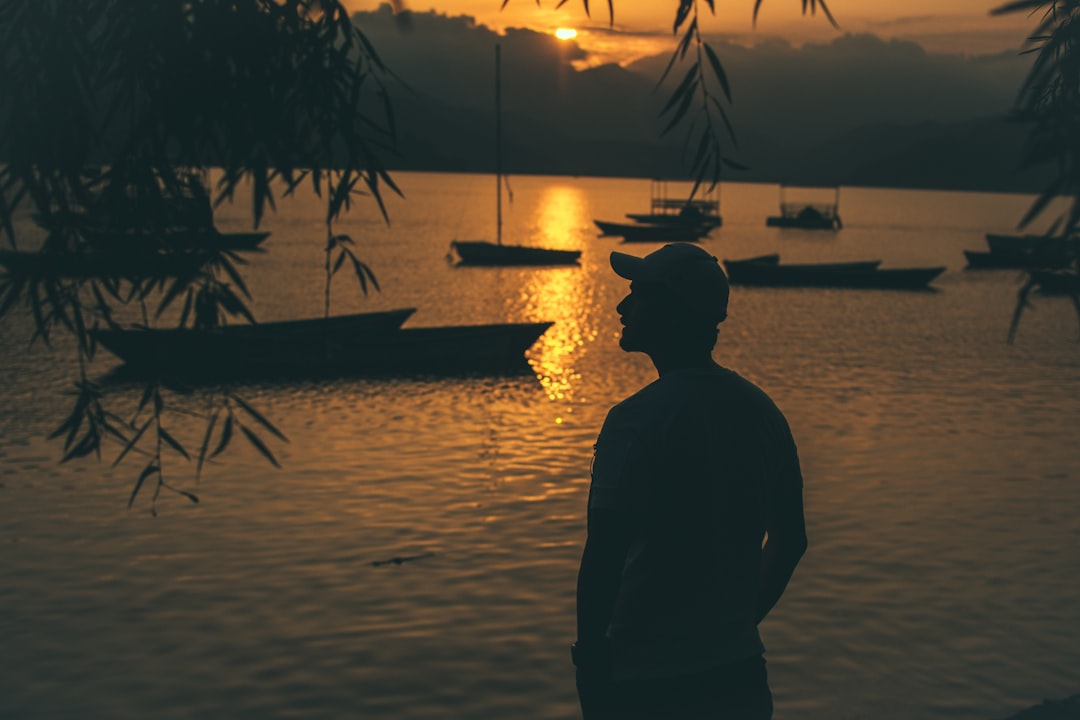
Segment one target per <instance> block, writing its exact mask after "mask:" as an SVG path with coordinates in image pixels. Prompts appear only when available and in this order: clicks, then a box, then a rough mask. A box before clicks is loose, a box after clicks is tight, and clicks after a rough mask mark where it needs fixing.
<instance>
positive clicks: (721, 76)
mask: <svg viewBox="0 0 1080 720" xmlns="http://www.w3.org/2000/svg"><path fill="white" fill-rule="evenodd" d="M703 47H704V48H705V57H707V58H708V59H709V64H710V65H712V71H713V75H715V76H716V80H717V82H719V83H720V89H721V90H723V91H724V97H726V98H727V101H728V102H732V100H731V86H730V85H729V84H728V79H727V73H725V72H724V67H723V66H722V65H721V64H720V58H718V57H717V56H716V53H715V52H713V49H712V48H711V47H709V44H708V43H704V44H703Z"/></svg>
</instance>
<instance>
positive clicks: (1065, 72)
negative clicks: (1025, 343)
mask: <svg viewBox="0 0 1080 720" xmlns="http://www.w3.org/2000/svg"><path fill="white" fill-rule="evenodd" d="M1018 12H1024V13H1029V14H1032V15H1036V16H1040V18H1041V19H1040V20H1039V22H1038V24H1037V25H1036V27H1035V29H1034V31H1033V32H1032V33H1031V35H1030V37H1029V38H1028V40H1027V42H1026V52H1029V53H1033V54H1034V55H1035V60H1034V63H1033V64H1032V67H1031V71H1030V72H1029V73H1028V75H1027V77H1026V78H1025V79H1024V82H1023V84H1022V86H1021V87H1020V91H1019V93H1018V94H1017V98H1016V103H1015V106H1014V108H1013V118H1014V119H1015V120H1016V121H1017V122H1020V123H1023V124H1025V125H1028V134H1027V142H1026V145H1025V149H1024V158H1023V161H1022V165H1021V167H1022V168H1028V167H1032V166H1038V165H1050V166H1051V167H1053V168H1054V169H1055V173H1054V176H1053V179H1052V180H1051V181H1050V182H1049V183H1048V185H1047V186H1046V188H1045V189H1044V190H1043V192H1042V193H1041V194H1040V195H1039V196H1038V197H1037V198H1036V199H1035V201H1034V202H1033V203H1032V204H1031V207H1030V208H1028V211H1027V213H1026V214H1025V215H1024V216H1023V218H1021V220H1020V223H1019V226H1020V227H1025V226H1027V225H1028V224H1029V223H1031V222H1032V221H1033V220H1034V219H1035V218H1037V217H1039V216H1041V215H1043V214H1045V213H1046V212H1048V209H1049V206H1050V203H1051V202H1052V201H1053V200H1054V199H1055V198H1057V197H1059V196H1067V197H1069V198H1071V202H1070V206H1069V208H1068V210H1066V211H1064V212H1062V213H1061V214H1059V215H1058V216H1057V217H1055V218H1053V222H1052V223H1051V225H1050V229H1049V230H1047V233H1046V235H1047V237H1048V238H1049V237H1051V236H1054V235H1059V236H1060V237H1062V238H1071V239H1074V240H1075V239H1077V230H1078V227H1077V226H1078V225H1080V125H1078V124H1077V122H1076V120H1077V117H1078V116H1080V1H1078V0H1017V1H1016V2H1010V3H1007V4H1005V5H1002V6H1000V7H998V8H996V9H994V10H993V13H994V14H997V15H1004V14H1009V13H1018ZM1071 247H1072V254H1073V258H1072V267H1071V268H1070V269H1069V270H1067V271H1064V272H1063V273H1060V274H1058V275H1057V277H1055V278H1050V277H1048V276H1047V275H1046V274H1045V273H1035V272H1032V273H1029V274H1028V277H1027V280H1026V282H1025V283H1024V284H1023V286H1022V287H1021V288H1020V290H1019V291H1018V293H1017V298H1016V309H1015V311H1014V312H1013V318H1012V322H1011V323H1010V325H1009V342H1010V343H1011V342H1013V340H1014V339H1015V337H1016V332H1017V329H1018V328H1019V324H1020V318H1021V316H1022V314H1023V312H1024V310H1025V309H1026V308H1028V307H1030V306H1031V300H1030V296H1031V294H1032V292H1033V291H1034V290H1036V289H1048V287H1047V286H1048V284H1049V282H1053V283H1054V284H1055V285H1056V286H1059V287H1064V288H1065V292H1066V293H1067V294H1069V295H1070V296H1071V297H1072V300H1073V304H1074V306H1075V308H1076V312H1077V317H1078V318H1080V256H1078V253H1077V245H1076V243H1073V244H1072V245H1071Z"/></svg>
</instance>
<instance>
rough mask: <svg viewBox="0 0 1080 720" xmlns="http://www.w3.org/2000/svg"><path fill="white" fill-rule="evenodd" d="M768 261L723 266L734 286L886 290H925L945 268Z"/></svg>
mask: <svg viewBox="0 0 1080 720" xmlns="http://www.w3.org/2000/svg"><path fill="white" fill-rule="evenodd" d="M766 257H767V258H769V260H768V261H765V262H761V261H755V259H754V258H750V259H749V261H747V260H742V261H740V260H735V261H731V260H725V261H724V268H725V270H726V271H727V274H728V280H730V281H731V283H732V284H733V285H757V286H764V287H830V288H859V289H888V290H917V289H925V288H926V287H927V286H928V285H929V283H930V281H931V280H933V279H934V278H936V277H937V276H938V275H940V274H941V273H943V272H945V268H944V267H927V268H880V267H878V262H879V261H875V260H868V261H859V262H853V263H810V264H797V265H784V264H782V263H780V262H779V261H776V262H773V261H772V260H771V257H772V256H766Z"/></svg>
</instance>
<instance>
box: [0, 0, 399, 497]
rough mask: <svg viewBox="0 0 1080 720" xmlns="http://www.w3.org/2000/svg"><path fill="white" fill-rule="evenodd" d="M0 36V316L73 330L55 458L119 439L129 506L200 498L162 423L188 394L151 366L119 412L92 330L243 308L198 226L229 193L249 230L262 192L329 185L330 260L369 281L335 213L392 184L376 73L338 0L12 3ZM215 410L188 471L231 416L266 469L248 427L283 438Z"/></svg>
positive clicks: (263, 423)
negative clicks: (170, 465) (138, 393)
mask: <svg viewBox="0 0 1080 720" xmlns="http://www.w3.org/2000/svg"><path fill="white" fill-rule="evenodd" d="M0 41H2V43H3V47H4V48H5V51H4V52H3V53H2V54H0V97H2V98H3V99H4V102H3V106H2V107H0V159H2V161H3V164H2V165H0V242H2V243H3V244H5V245H7V246H8V248H9V249H7V250H3V251H2V252H0V266H2V270H3V272H2V273H0V319H2V318H3V317H4V316H5V315H8V314H10V313H12V312H14V311H16V310H19V309H21V310H25V311H28V312H29V314H31V315H32V317H33V319H34V332H33V336H32V339H31V341H32V342H33V341H37V340H41V341H42V342H43V343H45V344H49V343H50V341H51V339H52V336H53V333H54V332H56V331H57V330H61V331H63V332H66V333H69V334H70V335H72V336H73V337H74V338H75V340H76V343H75V347H76V354H77V357H78V368H79V370H78V379H77V380H76V382H75V391H74V393H73V395H74V398H75V400H74V403H73V407H72V411H71V413H70V414H69V416H68V417H67V418H66V419H65V420H64V421H63V422H62V423H61V424H60V425H59V426H58V427H57V429H56V431H55V432H54V433H53V435H52V437H54V438H61V437H62V438H63V442H64V455H63V460H64V461H68V460H72V459H75V458H79V457H85V456H88V455H91V454H94V455H97V456H98V457H100V456H101V452H102V446H103V443H105V442H106V441H110V442H114V443H116V444H117V446H118V447H120V448H121V449H120V451H119V453H118V457H117V459H116V462H120V461H121V460H123V459H124V458H125V457H127V456H128V455H129V454H132V453H136V454H141V455H144V456H146V457H147V458H148V461H147V463H146V465H145V466H144V467H143V468H142V470H141V472H140V473H139V475H138V477H137V479H136V481H135V483H134V487H133V490H132V494H131V497H130V502H131V503H134V501H135V499H136V498H137V496H138V494H139V492H140V489H141V488H142V487H143V485H144V484H145V483H146V481H147V480H153V482H154V483H155V490H154V493H153V500H152V502H151V511H153V512H156V502H157V498H158V496H159V494H160V492H161V490H163V489H165V490H170V491H174V492H176V493H179V494H181V495H183V496H186V497H188V498H189V499H190V500H192V501H197V496H195V495H194V494H192V493H190V492H188V491H185V490H182V489H181V488H179V487H178V486H177V485H175V484H173V483H172V482H167V481H166V474H165V473H166V462H165V457H163V451H165V450H166V449H168V450H170V451H171V452H172V453H174V454H176V455H179V456H180V457H183V458H186V459H188V460H190V459H191V454H190V453H188V452H187V450H186V449H185V447H184V445H183V444H182V443H181V442H180V441H179V440H178V439H177V438H176V437H175V436H174V434H173V433H172V432H171V431H170V430H169V429H168V428H167V427H166V422H165V419H166V410H167V408H168V407H169V403H168V402H167V400H168V397H169V396H170V393H176V392H180V393H188V392H190V391H188V390H185V389H183V388H182V387H180V386H179V385H177V384H176V383H175V382H173V381H171V380H170V379H169V378H166V377H155V378H153V379H152V380H150V381H149V383H148V384H147V386H146V388H145V389H144V392H143V394H142V397H141V400H140V402H139V403H138V409H137V411H136V413H135V416H134V417H133V418H131V419H130V420H123V419H121V418H120V417H119V416H118V415H117V414H116V413H114V412H112V411H111V410H109V409H108V407H107V406H106V401H107V400H109V399H110V394H107V393H105V392H104V391H103V389H102V388H101V387H100V386H99V385H98V384H96V383H94V382H93V381H91V379H90V376H89V370H88V365H89V363H90V362H91V361H92V360H93V358H94V355H95V352H96V343H95V341H94V333H93V331H94V330H95V329H96V328H99V327H116V326H117V323H118V320H117V317H118V316H120V315H124V314H127V315H131V314H132V310H134V311H135V312H136V313H138V314H139V315H140V317H141V319H142V323H143V324H144V325H150V324H151V323H152V322H157V321H162V319H163V317H164V316H165V314H166V313H167V312H170V311H173V312H174V314H176V315H177V317H178V324H179V325H180V326H190V327H192V328H194V329H197V330H206V329H210V328H213V327H216V326H219V325H222V324H226V323H229V322H235V321H237V320H243V321H247V322H254V320H255V318H254V316H253V314H252V312H251V310H250V309H249V307H248V305H247V302H248V301H249V300H250V296H249V294H248V289H247V287H246V284H245V283H244V280H243V276H242V272H241V270H242V266H243V265H244V264H245V261H244V260H243V258H242V257H241V256H240V255H238V254H237V253H235V252H232V251H230V250H229V249H227V248H225V247H223V245H222V243H221V239H222V236H221V234H220V233H218V232H217V230H216V229H215V228H214V226H213V208H215V207H218V206H220V205H221V204H222V203H223V202H234V201H236V200H237V199H238V196H239V194H241V193H250V203H251V204H250V207H251V218H252V224H253V226H254V227H258V225H259V223H260V221H261V220H262V218H263V216H264V214H265V213H266V211H267V210H268V209H270V210H272V209H273V208H274V206H275V192H281V193H282V194H285V195H288V194H291V193H293V192H295V191H296V190H297V189H298V188H300V187H301V186H303V185H305V184H308V185H310V187H311V189H312V190H313V191H314V192H315V193H316V194H317V195H319V196H320V197H321V196H322V195H323V193H325V196H326V199H327V215H326V226H327V237H328V239H329V240H330V242H328V246H327V252H328V253H329V252H330V250H331V249H333V247H340V248H341V251H342V254H340V255H339V256H338V259H337V261H336V263H335V270H336V269H337V268H338V267H340V266H341V264H342V263H343V261H344V260H345V259H346V258H348V259H350V260H351V261H352V266H353V269H354V271H355V272H356V274H357V278H358V280H359V282H360V286H361V289H362V290H363V291H364V292H365V293H366V292H367V286H368V284H369V282H370V284H371V285H372V286H373V287H375V288H376V289H377V288H378V285H377V282H376V281H375V277H374V274H373V273H372V271H371V269H370V268H369V267H368V266H367V265H365V264H364V263H363V262H361V261H360V260H359V259H358V258H357V257H356V255H355V254H354V253H353V252H352V250H351V249H350V247H348V245H350V244H351V240H350V241H348V242H346V241H345V240H342V239H341V238H342V237H343V236H337V235H335V234H334V233H333V227H332V226H333V222H334V221H335V219H336V218H337V217H339V215H340V214H341V213H342V212H343V211H344V210H346V209H347V208H348V207H349V204H350V202H351V200H352V198H353V197H355V196H357V195H366V196H368V197H370V198H372V199H373V200H374V201H375V202H376V204H377V205H378V207H379V208H380V210H381V212H382V214H383V216H384V217H385V216H386V208H385V205H384V204H383V191H384V190H385V189H386V188H389V189H390V191H392V192H395V193H399V190H398V188H397V186H396V185H395V184H394V182H393V181H392V180H391V178H390V176H389V174H388V173H387V171H386V169H385V166H384V165H383V163H382V160H381V158H382V157H383V156H385V155H386V154H388V153H392V152H393V150H394V143H395V137H394V133H393V122H392V119H393V116H392V113H391V110H390V106H389V102H388V100H387V94H386V92H385V90H384V82H385V79H386V78H387V77H389V74H388V71H387V69H386V68H385V67H384V66H383V63H382V61H381V60H380V59H379V57H378V55H377V54H376V52H375V50H374V48H372V47H371V45H370V43H369V42H368V41H367V39H366V38H365V37H364V36H363V34H362V33H361V32H360V30H359V29H358V28H356V27H355V26H354V25H353V24H352V22H351V20H350V19H349V16H348V13H347V11H346V8H345V7H344V5H343V4H342V3H341V2H340V1H339V0H84V1H83V2H79V3H70V2H66V1H64V0H10V1H9V2H6V3H4V5H3V6H2V8H0ZM43 89H44V90H43ZM209 168H215V173H216V174H217V175H218V179H217V181H216V183H214V184H213V185H211V183H210V173H209ZM281 188H283V190H279V189H281ZM28 214H29V215H30V216H32V218H33V220H34V223H33V225H35V226H36V227H33V226H32V225H31V224H30V223H27V222H26V220H25V216H26V215H28ZM42 234H43V235H44V239H42V240H39V239H38V238H40V236H41V235H42ZM31 238H34V239H33V240H31ZM328 280H329V278H328ZM327 302H329V286H328V287H327ZM151 303H156V308H153V311H152V312H151V310H152V309H151V307H149V304H151ZM327 312H328V309H327ZM210 408H211V409H210V411H209V413H208V415H207V418H206V420H207V429H206V432H205V435H204V440H203V444H202V449H201V451H200V452H199V453H198V456H197V457H198V460H197V467H196V476H198V474H199V473H201V471H202V469H203V466H204V464H205V462H207V461H208V460H210V459H211V458H213V457H215V456H217V455H219V454H220V453H221V452H223V451H224V450H225V449H226V448H227V447H228V445H229V442H230V440H231V438H232V437H233V430H234V428H235V429H238V431H239V434H241V435H243V436H244V437H245V438H246V439H247V440H248V441H249V442H250V443H251V444H252V445H253V446H254V447H255V448H256V450H258V452H259V453H260V454H262V455H263V456H264V457H265V458H266V459H267V460H268V461H269V462H271V463H273V464H275V465H277V464H278V463H277V459H276V457H275V456H274V454H273V453H272V451H271V450H270V447H269V446H268V445H267V443H266V441H265V440H264V439H263V435H261V434H260V433H269V434H270V435H273V436H274V437H276V438H278V439H284V435H282V434H281V433H280V431H278V430H277V428H276V427H274V425H273V424H272V423H270V422H269V421H268V420H267V419H266V418H265V417H264V416H263V415H262V414H260V413H259V412H258V411H256V410H255V409H254V408H253V407H251V406H250V405H249V404H248V403H246V402H244V401H243V400H242V399H241V398H240V397H239V396H237V395H235V394H232V393H224V394H221V395H218V396H213V397H211V398H210ZM241 415H242V416H244V417H245V418H247V419H248V420H249V421H252V422H249V424H244V423H241V422H240V421H239V418H240V416H241ZM212 443H216V444H215V446H214V449H213V451H212V452H209V453H208V450H209V447H210V445H211V444H212Z"/></svg>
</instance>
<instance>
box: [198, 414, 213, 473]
mask: <svg viewBox="0 0 1080 720" xmlns="http://www.w3.org/2000/svg"><path fill="white" fill-rule="evenodd" d="M217 420H218V413H217V412H215V413H214V414H212V415H211V416H210V420H209V422H207V423H206V433H205V434H204V435H203V441H202V445H201V446H200V447H199V459H198V461H197V462H196V463H195V479H196V480H198V479H199V476H200V475H201V474H202V467H203V463H204V462H206V451H207V450H208V449H209V448H210V438H211V437H213V434H214V426H215V425H217Z"/></svg>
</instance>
